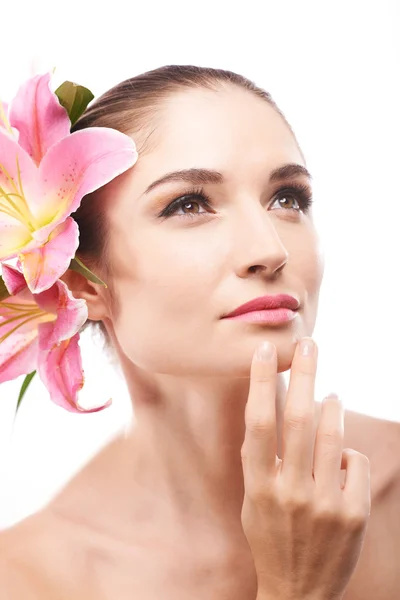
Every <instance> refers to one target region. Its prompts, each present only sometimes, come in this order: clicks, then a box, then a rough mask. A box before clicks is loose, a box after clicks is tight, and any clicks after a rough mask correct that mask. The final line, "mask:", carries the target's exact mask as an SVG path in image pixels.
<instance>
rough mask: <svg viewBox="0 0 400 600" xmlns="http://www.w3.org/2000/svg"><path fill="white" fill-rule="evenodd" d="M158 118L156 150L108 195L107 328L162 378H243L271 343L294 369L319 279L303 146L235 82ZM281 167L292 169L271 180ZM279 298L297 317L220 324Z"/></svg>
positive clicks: (167, 108)
mask: <svg viewBox="0 0 400 600" xmlns="http://www.w3.org/2000/svg"><path fill="white" fill-rule="evenodd" d="M158 117H159V124H158V125H157V127H156V132H155V134H153V135H154V136H155V137H154V138H152V149H151V151H150V152H147V153H145V154H144V155H143V156H140V154H139V160H138V162H137V164H136V165H135V167H134V168H133V169H132V170H131V171H130V172H129V173H128V174H127V175H126V176H125V177H123V178H122V179H121V180H120V181H119V183H118V185H117V186H116V193H115V194H113V195H112V197H111V194H110V196H109V197H107V200H106V212H107V219H108V224H109V234H110V244H109V259H110V264H111V268H112V271H113V275H112V282H111V285H112V287H113V292H114V296H115V298H116V303H115V308H114V310H113V311H112V314H111V315H110V320H109V319H106V324H107V326H108V328H112V330H113V331H111V333H112V334H113V335H114V336H115V337H116V339H117V342H118V344H119V345H120V347H121V349H122V350H123V352H124V353H125V354H126V356H127V357H128V359H129V360H131V361H132V362H133V363H135V364H136V365H138V366H139V367H141V368H144V369H146V370H149V371H153V372H157V373H170V374H180V375H182V374H201V375H207V374H210V375H224V374H226V375H228V374H230V375H235V374H236V375H238V376H241V375H245V374H248V370H249V366H250V362H251V357H252V354H253V352H254V350H255V348H256V346H257V345H258V344H259V343H260V342H261V341H263V340H270V341H272V342H273V343H274V344H275V345H276V347H277V349H278V357H279V370H280V371H282V370H286V369H288V368H289V367H290V363H291V360H292V356H293V352H294V348H295V344H296V342H297V340H298V339H299V338H300V337H303V336H306V335H310V334H311V333H312V331H313V328H314V324H315V319H316V313H317V305H318V294H319V289H320V284H321V280H322V274H323V260H322V256H321V253H320V248H319V242H318V238H317V234H316V231H315V228H314V225H313V221H312V216H311V211H310V209H309V208H308V207H307V196H308V194H311V190H310V181H309V179H308V177H307V175H306V174H305V173H304V172H302V171H303V170H302V169H301V167H304V160H303V158H302V154H301V152H300V150H299V148H298V146H297V143H296V141H295V139H294V138H293V136H292V134H291V132H290V130H289V129H288V127H287V125H286V124H285V122H284V121H283V119H282V118H281V117H280V116H279V114H277V113H276V112H275V111H274V109H273V108H272V107H271V106H269V105H268V103H267V102H266V101H264V100H262V99H260V98H258V97H256V96H254V95H253V94H251V93H250V92H248V91H245V90H242V89H240V88H236V87H233V86H232V87H231V88H227V89H225V90H221V91H219V92H216V91H211V90H206V89H197V90H190V91H183V92H179V93H176V94H175V95H173V96H171V98H170V99H169V100H167V101H166V102H165V103H164V105H163V107H162V109H161V113H160V114H159V115H158ZM287 165H297V166H298V168H297V169H296V168H291V169H286V175H285V172H284V171H283V173H282V175H281V176H279V175H277V174H276V170H277V169H281V168H282V167H285V166H287ZM206 171H210V173H206ZM174 172H181V177H180V176H179V175H177V174H176V175H174V176H170V177H168V180H167V179H166V176H167V175H168V174H170V173H174ZM274 173H275V175H274ZM163 178H165V180H164V181H163ZM159 180H160V181H159ZM157 182H158V183H157ZM293 186H294V187H296V186H297V187H298V186H300V189H301V188H302V187H303V188H305V190H310V191H303V192H301V191H300V192H298V191H296V189H294V190H293V189H291V188H292V187H293ZM281 293H285V294H290V295H292V296H294V297H295V298H297V300H298V301H299V304H300V306H299V309H298V310H297V312H296V317H295V318H294V319H293V320H291V321H289V322H286V323H284V324H279V325H268V324H265V323H258V324H254V323H249V322H247V321H243V320H232V319H225V318H222V317H223V315H226V314H227V313H229V312H231V311H233V310H234V309H235V308H237V307H238V306H240V305H242V304H244V303H246V302H248V301H250V300H252V299H254V298H257V297H260V296H264V295H275V294H281Z"/></svg>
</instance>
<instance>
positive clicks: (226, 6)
mask: <svg viewBox="0 0 400 600" xmlns="http://www.w3.org/2000/svg"><path fill="white" fill-rule="evenodd" d="M396 4H397V2H396V1H395V0H393V1H392V2H389V1H386V2H385V1H383V0H380V1H376V2H368V1H351V0H346V1H343V0H342V1H340V2H338V1H336V2H326V1H321V0H315V1H310V0H309V1H306V0H302V1H301V2H299V1H298V0H293V1H291V2H288V1H282V0H281V1H280V2H277V1H270V2H268V1H265V0H264V1H261V0H260V1H259V2H256V1H252V0H247V1H246V2H244V3H243V4H242V3H236V4H235V3H234V2H232V0H231V1H229V2H218V0H214V1H213V2H209V1H208V0H207V1H205V0H202V1H201V2H200V3H198V4H196V3H194V2H185V3H179V2H174V1H168V2H159V3H154V2H152V1H145V0H142V2H140V3H132V2H131V3H128V2H126V1H122V0H113V1H112V2H110V3H101V2H93V3H91V2H84V1H80V2H76V1H75V0H74V1H72V0H68V1H66V2H63V3H61V2H54V1H52V2H48V3H47V2H44V1H43V0H36V1H35V2H29V3H28V2H26V3H25V5H24V3H23V2H18V3H15V4H14V5H13V4H12V3H11V2H7V3H6V5H5V7H3V8H2V27H1V29H2V33H1V36H2V41H1V48H2V51H1V55H2V58H1V70H0V97H1V98H2V99H3V100H9V99H10V98H11V97H12V95H13V94H14V93H15V91H16V89H17V86H18V85H19V83H20V82H21V81H22V80H23V79H25V78H26V77H28V76H30V74H31V70H32V69H39V71H43V70H47V69H50V68H53V67H54V66H56V67H57V70H56V76H55V84H58V83H61V82H62V81H63V80H65V79H69V80H73V81H75V82H77V83H81V84H83V85H85V86H87V87H89V88H91V89H92V91H93V93H94V94H95V95H99V94H100V93H101V92H103V91H105V90H106V89H107V88H109V87H110V86H111V85H113V84H115V83H117V82H119V81H121V80H122V79H125V78H127V77H131V76H133V75H136V74H138V73H140V72H143V71H145V70H148V69H151V68H155V67H158V66H161V65H163V64H171V63H181V64H195V65H201V66H212V67H219V68H228V69H232V70H235V71H238V72H240V73H242V74H244V75H246V76H247V77H249V78H251V79H253V80H255V81H256V83H257V84H259V85H260V86H262V87H264V88H266V89H267V90H268V91H270V92H271V93H272V95H273V97H274V99H275V100H276V101H277V103H278V105H279V106H280V107H281V109H282V110H283V111H284V113H285V114H286V116H287V118H288V120H289V122H290V123H291V124H292V126H293V128H294V130H295V132H296V134H297V137H298V139H299V141H300V144H301V146H302V148H303V151H304V152H305V155H306V158H307V162H308V167H309V169H310V170H311V172H312V173H313V176H314V181H315V183H314V190H315V200H316V203H315V216H316V222H317V226H318V228H319V231H320V235H321V239H322V243H323V247H324V252H325V258H326V272H325V280H324V284H323V288H322V293H321V302H320V311H319V317H318V325H317V328H316V330H315V334H314V337H315V339H316V341H317V342H318V344H319V349H320V361H319V372H318V380H317V399H322V396H323V395H325V394H326V393H327V392H329V391H336V392H338V393H339V394H340V395H341V397H342V399H343V401H344V403H345V405H346V407H347V408H349V409H352V410H357V411H359V412H363V413H366V414H370V415H373V416H377V417H380V418H385V419H390V420H395V421H400V394H399V387H398V373H399V358H400V353H399V337H400V335H399V334H400V325H399V299H398V296H397V295H396V290H398V288H399V280H400V273H399V267H398V257H399V255H400V253H399V250H400V248H399V239H400V235H399V226H400V207H399V206H400V194H399V185H398V183H399V182H398V179H397V177H398V174H399V167H398V162H399V159H400V151H399V139H400V137H399V134H400V120H399V109H400V92H399V88H400V86H399V85H398V84H399V59H400V56H399V54H400V53H399V31H400V19H399V9H398V6H396ZM82 345H83V358H84V365H85V371H86V374H87V384H86V386H85V391H84V393H83V396H82V403H84V404H87V405H89V404H98V403H99V402H101V401H102V400H103V399H105V398H106V397H107V398H108V397H109V396H112V397H113V399H114V404H113V406H112V407H111V408H109V409H108V410H106V411H104V412H103V413H99V414H94V415H72V414H69V413H67V412H65V411H64V410H62V409H61V408H58V407H56V406H54V405H52V404H51V402H50V401H49V399H48V396H47V393H46V390H45V389H44V388H43V387H42V386H41V384H40V383H39V382H38V381H35V382H34V383H33V384H32V386H31V388H30V390H29V392H28V395H27V396H26V398H25V400H24V404H23V406H22V407H21V409H20V412H19V414H18V418H17V420H16V422H15V424H13V415H14V410H15V404H16V398H17V395H18V390H19V386H20V384H21V381H17V382H12V383H8V384H3V385H1V386H0V527H2V526H7V525H8V524H11V523H12V522H15V521H16V520H19V519H20V518H22V517H23V516H25V515H27V514H29V513H30V512H31V511H33V510H35V509H37V508H38V507H39V506H41V505H42V504H43V503H44V502H45V501H46V500H47V499H48V498H49V497H50V496H51V495H52V494H53V493H54V492H55V491H56V490H57V489H59V487H60V486H61V485H62V484H63V483H64V482H65V481H66V480H67V479H68V478H69V477H70V476H71V475H72V474H73V473H74V472H75V471H76V470H78V469H79V468H80V466H81V465H82V464H83V463H84V462H85V461H87V460H88V459H89V457H90V456H91V455H92V454H93V453H95V452H96V451H97V450H98V449H99V448H100V447H101V446H102V445H103V444H104V443H105V442H106V441H107V440H108V439H109V438H110V437H111V436H113V435H114V434H115V433H116V432H117V431H118V430H119V429H120V428H121V427H124V425H125V424H126V423H127V422H128V421H129V419H130V414H131V410H130V402H129V399H128V396H127V394H126V390H125V388H124V385H123V382H122V381H121V380H120V378H119V376H118V374H116V373H115V372H114V371H113V369H112V368H111V366H110V365H109V364H108V363H107V360H106V359H105V357H104V356H103V354H102V352H101V348H100V346H99V344H98V343H97V344H95V343H94V342H92V341H91V339H90V337H88V336H85V337H84V340H83V344H82Z"/></svg>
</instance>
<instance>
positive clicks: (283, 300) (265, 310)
mask: <svg viewBox="0 0 400 600" xmlns="http://www.w3.org/2000/svg"><path fill="white" fill-rule="evenodd" d="M299 306H300V303H299V301H298V300H297V299H296V298H294V297H293V296H290V295H288V294H278V295H274V296H260V297H259V298H254V300H250V301H249V302H246V303H245V304H242V305H241V306H238V308H236V309H235V310H233V311H232V312H230V313H228V314H226V315H224V316H223V317H222V318H223V319H230V320H237V321H247V322H248V323H260V324H270V325H277V324H281V323H286V322H288V321H292V320H293V319H295V318H296V317H297V314H298V313H297V311H298V308H299Z"/></svg>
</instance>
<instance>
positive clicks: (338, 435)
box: [318, 428, 343, 446]
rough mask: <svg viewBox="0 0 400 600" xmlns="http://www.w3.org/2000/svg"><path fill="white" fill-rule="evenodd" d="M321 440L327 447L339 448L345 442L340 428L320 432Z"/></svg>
mask: <svg viewBox="0 0 400 600" xmlns="http://www.w3.org/2000/svg"><path fill="white" fill-rule="evenodd" d="M318 438H319V440H320V441H321V442H322V443H323V444H325V445H327V446H337V445H338V444H341V443H342V441H343V431H342V430H341V429H338V428H331V429H327V430H325V431H324V430H319V431H318Z"/></svg>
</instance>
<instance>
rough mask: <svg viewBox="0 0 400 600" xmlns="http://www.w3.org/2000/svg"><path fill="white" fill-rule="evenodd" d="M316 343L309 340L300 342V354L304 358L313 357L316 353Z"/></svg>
mask: <svg viewBox="0 0 400 600" xmlns="http://www.w3.org/2000/svg"><path fill="white" fill-rule="evenodd" d="M314 348H315V343H314V341H313V340H311V339H309V338H305V339H303V340H301V342H300V353H301V355H302V356H312V354H313V353H314Z"/></svg>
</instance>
